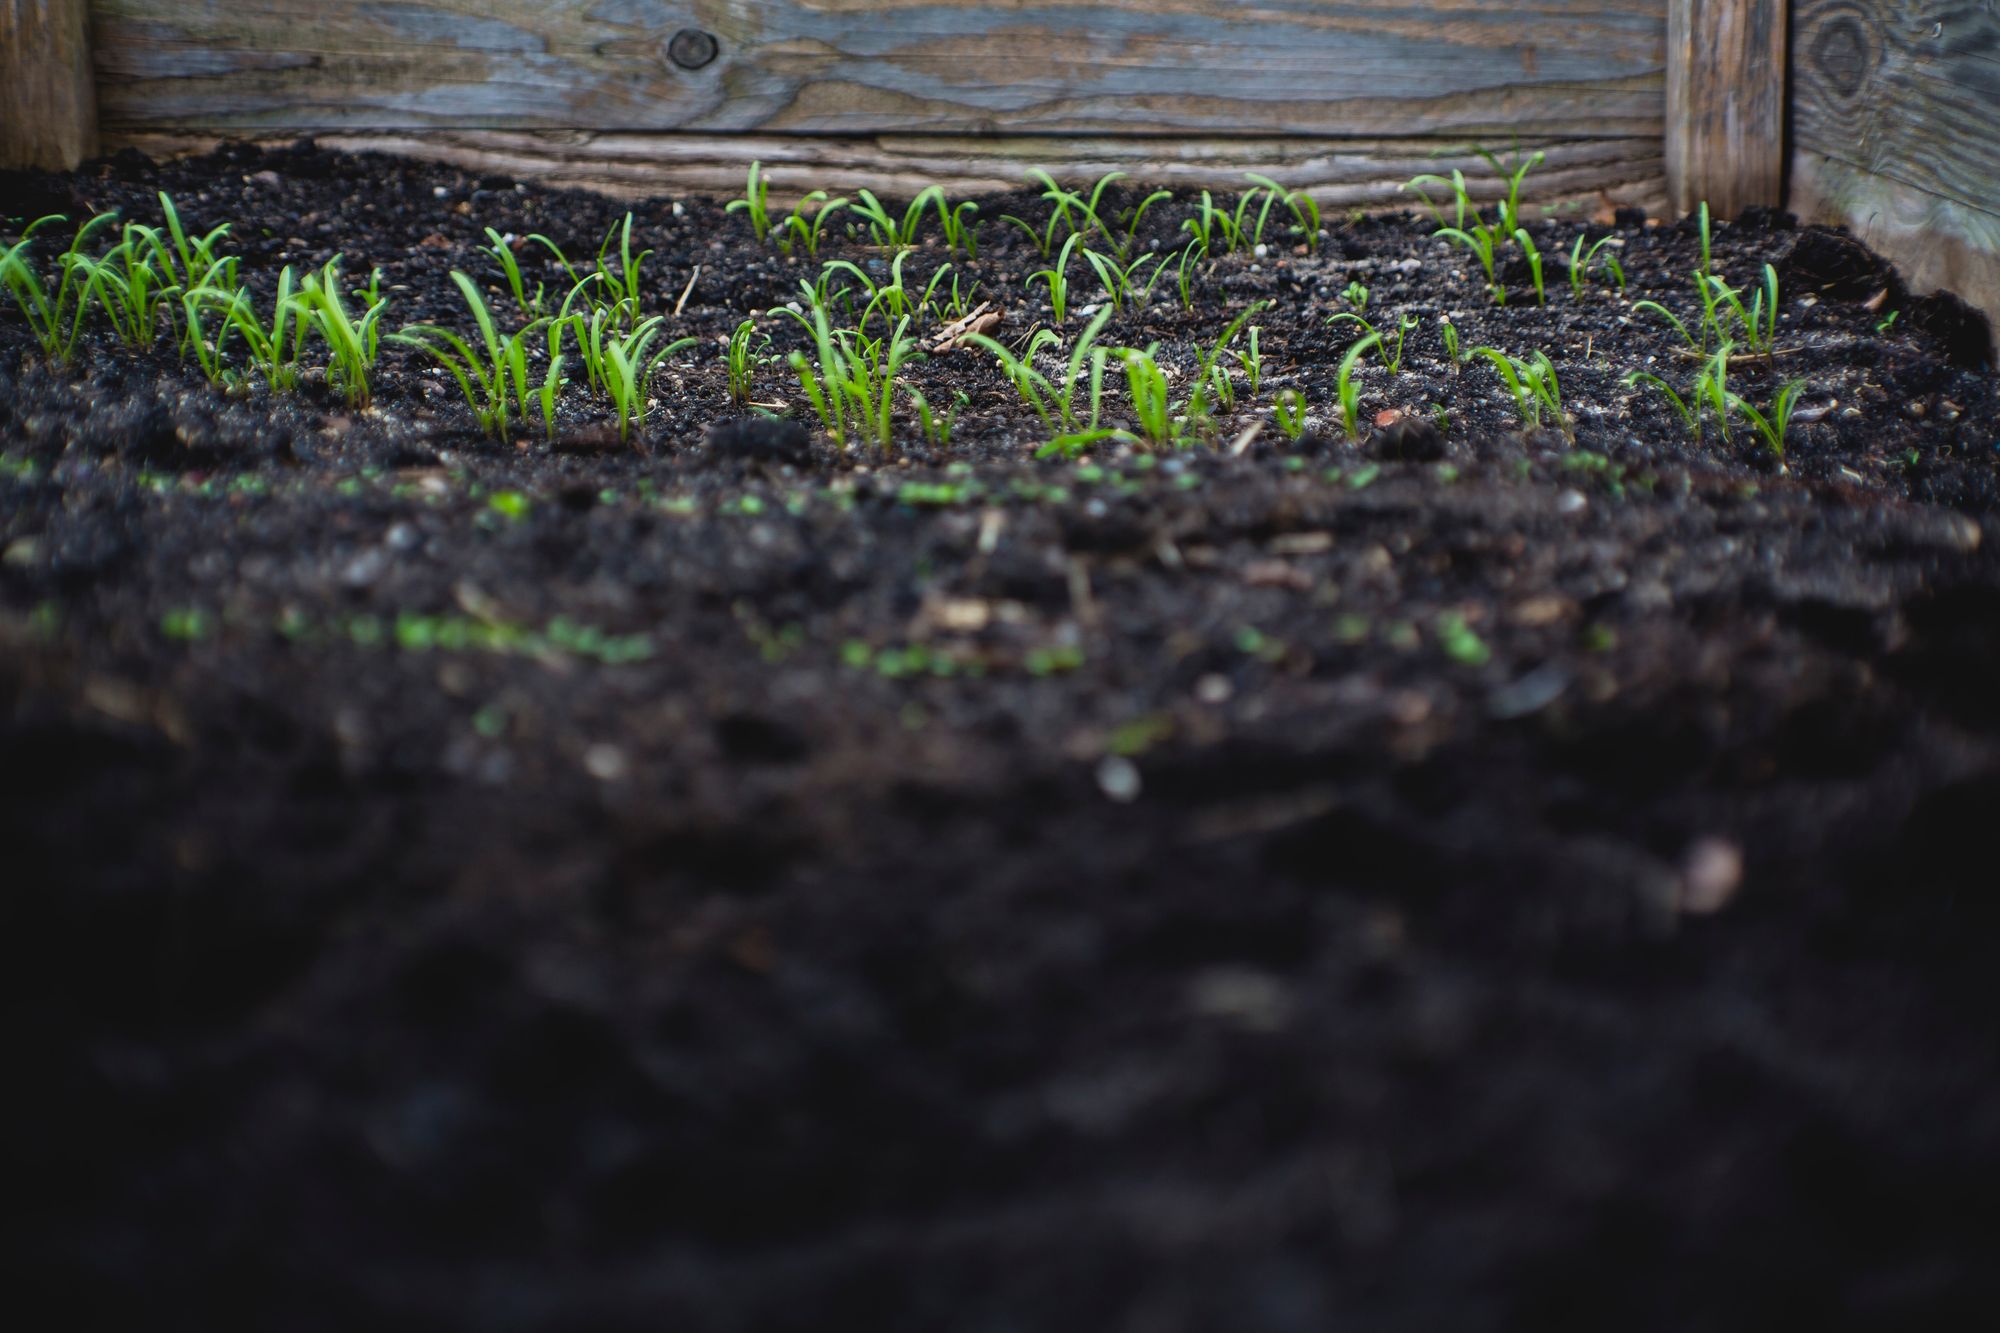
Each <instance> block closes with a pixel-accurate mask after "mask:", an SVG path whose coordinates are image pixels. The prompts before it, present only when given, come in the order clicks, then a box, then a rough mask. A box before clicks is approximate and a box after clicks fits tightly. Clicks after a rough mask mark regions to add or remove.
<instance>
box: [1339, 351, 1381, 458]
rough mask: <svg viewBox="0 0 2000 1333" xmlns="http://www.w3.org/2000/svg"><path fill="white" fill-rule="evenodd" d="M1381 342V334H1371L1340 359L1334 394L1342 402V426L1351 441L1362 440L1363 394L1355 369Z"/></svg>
mask: <svg viewBox="0 0 2000 1333" xmlns="http://www.w3.org/2000/svg"><path fill="white" fill-rule="evenodd" d="M1381 341H1382V335H1381V334H1379V333H1370V334H1368V335H1367V336H1366V337H1364V338H1360V339H1357V340H1356V341H1355V344H1354V346H1352V347H1350V348H1348V349H1347V355H1345V356H1343V357H1342V358H1341V359H1340V376H1339V378H1338V379H1336V380H1335V381H1334V393H1335V396H1336V397H1337V398H1338V400H1339V402H1340V424H1341V426H1342V428H1343V429H1345V430H1346V431H1347V438H1348V439H1350V440H1358V439H1360V438H1361V393H1360V390H1359V389H1358V388H1357V387H1356V385H1355V383H1354V367H1355V366H1356V365H1357V364H1358V363H1359V362H1360V360H1361V358H1362V357H1364V356H1366V355H1367V354H1368V351H1369V349H1370V348H1372V347H1374V346H1375V345H1376V344H1377V343H1379V342H1381Z"/></svg>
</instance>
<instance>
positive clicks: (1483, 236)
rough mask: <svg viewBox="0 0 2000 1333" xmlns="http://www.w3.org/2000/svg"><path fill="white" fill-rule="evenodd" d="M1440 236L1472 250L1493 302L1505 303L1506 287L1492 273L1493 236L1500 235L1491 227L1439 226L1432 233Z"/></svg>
mask: <svg viewBox="0 0 2000 1333" xmlns="http://www.w3.org/2000/svg"><path fill="white" fill-rule="evenodd" d="M1432 234H1433V235H1435V236H1442V237H1444V238H1445V239H1446V240H1447V241H1450V242H1451V243H1453V244H1454V245H1462V246H1464V247H1465V248H1466V249H1467V250H1469V251H1471V252H1472V257H1473V258H1474V259H1477V260H1478V261H1479V267H1480V270H1481V271H1482V272H1484V273H1485V274H1486V290H1487V291H1488V292H1489V293H1491V294H1492V297H1493V304H1495V305H1506V304H1507V289H1506V288H1505V287H1503V286H1501V285H1500V280H1499V279H1498V278H1497V277H1495V276H1494V273H1493V252H1494V244H1495V238H1496V237H1498V236H1499V235H1500V232H1499V230H1498V228H1493V227H1440V228H1438V229H1437V231H1435V232H1433V233H1432Z"/></svg>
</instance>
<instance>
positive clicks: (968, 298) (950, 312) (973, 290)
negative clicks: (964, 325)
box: [932, 264, 980, 320]
mask: <svg viewBox="0 0 2000 1333" xmlns="http://www.w3.org/2000/svg"><path fill="white" fill-rule="evenodd" d="M945 267H946V268H949V267H951V266H950V265H949V264H947V265H945ZM932 282H933V284H935V282H936V279H935V278H933V279H932ZM979 287H980V283H979V280H978V279H976V278H975V279H974V280H973V282H972V285H971V286H970V287H967V288H966V289H965V290H964V291H962V292H961V291H960V290H959V289H958V274H956V273H954V274H952V275H951V299H950V300H949V301H946V302H945V303H944V307H943V308H942V309H941V310H940V311H939V312H938V315H939V317H940V318H942V319H946V320H957V319H964V318H965V317H966V316H967V315H969V314H971V313H972V310H973V300H972V298H973V297H975V296H977V295H979Z"/></svg>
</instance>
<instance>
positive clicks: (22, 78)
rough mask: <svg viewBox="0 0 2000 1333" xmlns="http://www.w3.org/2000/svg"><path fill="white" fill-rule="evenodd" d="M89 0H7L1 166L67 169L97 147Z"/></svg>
mask: <svg viewBox="0 0 2000 1333" xmlns="http://www.w3.org/2000/svg"><path fill="white" fill-rule="evenodd" d="M88 11H89V4H88V3H87V0H0V169H7V168H13V169H18V168H21V167H44V168H48V169H50V170H57V171H68V170H70V169H71V168H73V167H75V166H76V165H77V164H78V163H79V162H81V161H83V160H84V159H85V158H86V157H89V156H91V155H93V154H94V153H96V152H97V82H96V79H95V77H94V76H93V74H92V72H91V67H90V37H89V13H88Z"/></svg>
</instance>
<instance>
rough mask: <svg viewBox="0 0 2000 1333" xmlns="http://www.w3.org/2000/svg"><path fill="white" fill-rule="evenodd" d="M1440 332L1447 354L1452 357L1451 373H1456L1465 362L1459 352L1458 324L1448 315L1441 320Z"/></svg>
mask: <svg viewBox="0 0 2000 1333" xmlns="http://www.w3.org/2000/svg"><path fill="white" fill-rule="evenodd" d="M1438 333H1439V335H1440V336H1441V337H1442V338H1443V340H1444V353H1445V355H1446V356H1448V357H1450V358H1451V373H1452V374H1454V375H1456V374H1457V373H1458V368H1459V367H1460V366H1462V365H1464V364H1465V358H1464V357H1462V356H1460V355H1459V354H1458V325H1456V324H1454V323H1452V322H1451V316H1449V315H1446V316H1444V317H1443V318H1442V319H1441V320H1439V329H1438Z"/></svg>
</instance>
